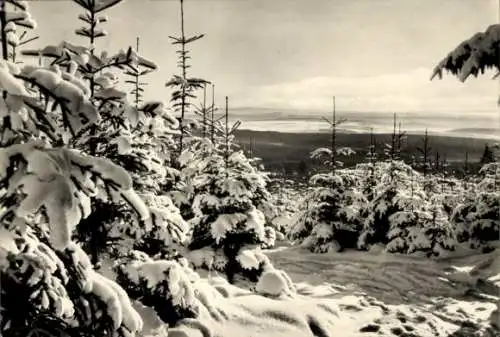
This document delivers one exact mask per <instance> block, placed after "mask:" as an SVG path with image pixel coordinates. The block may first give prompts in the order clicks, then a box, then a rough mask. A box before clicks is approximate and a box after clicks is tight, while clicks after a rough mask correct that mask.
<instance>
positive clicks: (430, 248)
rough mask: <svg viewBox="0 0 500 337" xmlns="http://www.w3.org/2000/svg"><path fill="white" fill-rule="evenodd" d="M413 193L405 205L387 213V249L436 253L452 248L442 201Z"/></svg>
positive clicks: (451, 236)
mask: <svg viewBox="0 0 500 337" xmlns="http://www.w3.org/2000/svg"><path fill="white" fill-rule="evenodd" d="M412 193H413V194H412V195H411V196H410V197H409V198H408V199H407V200H406V202H407V204H408V205H407V206H406V207H405V208H406V209H405V210H402V211H399V212H396V213H394V214H392V215H390V216H389V219H388V220H389V223H390V229H389V232H388V233H387V238H388V240H389V242H388V243H387V247H386V249H387V251H388V252H391V253H407V254H413V253H418V252H421V253H423V254H426V256H439V255H442V254H443V253H444V252H445V251H451V250H454V248H455V243H456V237H455V231H454V229H453V227H452V225H451V223H450V221H449V219H448V216H447V214H446V213H445V212H444V209H443V207H442V205H441V204H439V203H433V202H432V201H427V200H424V199H423V197H425V195H423V193H419V194H415V191H414V192H412ZM408 206H409V207H408Z"/></svg>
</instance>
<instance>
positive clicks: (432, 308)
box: [141, 247, 500, 337]
mask: <svg viewBox="0 0 500 337" xmlns="http://www.w3.org/2000/svg"><path fill="white" fill-rule="evenodd" d="M266 254H267V255H268V256H269V258H270V259H271V261H272V262H273V264H274V265H275V267H276V268H277V269H283V270H285V271H286V272H287V273H288V274H289V276H290V277H291V279H292V280H293V281H294V282H295V284H294V286H293V288H294V289H292V291H290V289H288V287H285V288H287V290H286V291H283V292H281V295H279V296H277V295H276V294H277V293H278V292H279V289H280V286H281V285H280V282H279V280H277V278H276V277H270V278H269V279H270V280H271V282H272V284H270V285H269V287H271V288H272V289H274V290H273V291H267V293H266V291H264V292H262V291H261V293H260V294H259V293H258V291H259V289H258V288H259V287H257V290H239V289H237V288H235V287H234V286H231V285H229V284H227V283H226V282H225V281H224V280H222V279H221V278H219V277H213V278H210V280H208V279H204V280H203V282H205V283H211V284H212V285H214V286H216V289H217V292H215V294H214V295H212V297H211V298H210V303H211V309H210V314H208V315H204V316H203V317H200V318H199V319H197V320H184V321H181V322H180V323H179V324H178V326H177V327H176V328H174V329H171V330H170V331H169V334H168V336H169V337H178V336H183V337H184V336H189V337H194V336H196V337H198V336H200V337H201V336H203V337H204V336H214V337H216V336H221V337H226V336H227V337H230V336H238V337H251V336H270V337H275V336H276V337H277V336H283V337H284V336H294V337H295V336H296V337H306V336H311V337H330V336H331V337H333V336H335V337H359V336H406V337H416V336H418V337H428V336H443V337H458V336H482V337H485V336H500V334H499V330H498V329H496V328H494V327H492V323H497V324H498V323H499V322H500V321H499V316H498V312H497V313H496V314H495V313H494V311H495V309H496V308H497V305H498V303H499V302H498V299H499V289H500V288H499V287H500V281H499V275H500V263H499V262H500V258H499V257H498V256H497V255H498V254H495V253H491V254H485V255H476V256H468V257H463V258H448V259H446V260H441V261H431V260H428V259H420V258H412V257H408V256H395V255H387V254H385V253H383V252H376V251H372V252H370V253H363V252H344V253H329V254H313V253H309V252H307V251H304V250H303V249H302V248H300V247H280V248H278V249H274V250H269V251H267V252H266ZM260 288H263V286H262V285H261V286H260ZM264 288H265V287H264ZM274 292H276V293H274ZM141 314H142V315H146V316H148V317H146V320H145V321H146V322H147V323H146V327H147V328H146V330H145V331H144V332H143V333H144V335H153V334H155V330H156V331H157V334H158V335H160V336H161V335H164V330H163V329H164V327H161V324H159V323H158V322H156V324H153V325H151V324H152V322H154V319H152V318H151V317H150V316H151V315H154V313H151V312H150V311H145V310H141ZM158 329H160V330H158Z"/></svg>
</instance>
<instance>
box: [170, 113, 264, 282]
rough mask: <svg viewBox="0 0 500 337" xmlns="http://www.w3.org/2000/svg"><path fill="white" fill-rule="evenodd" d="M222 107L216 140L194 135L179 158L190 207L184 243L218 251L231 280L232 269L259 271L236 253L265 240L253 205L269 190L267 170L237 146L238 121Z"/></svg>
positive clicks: (260, 219) (261, 220)
mask: <svg viewBox="0 0 500 337" xmlns="http://www.w3.org/2000/svg"><path fill="white" fill-rule="evenodd" d="M227 111H228V109H227V106H226V125H225V126H224V127H218V126H217V127H216V129H215V130H216V131H219V132H217V135H216V136H215V139H216V144H212V142H211V141H210V140H208V139H199V140H198V141H197V142H196V143H193V145H192V147H191V148H187V149H186V150H185V151H184V152H183V154H182V156H181V157H180V158H179V159H180V164H181V172H182V176H183V177H184V179H185V196H186V200H189V202H188V204H190V205H191V212H192V214H191V216H192V217H191V219H190V220H189V221H190V223H191V225H192V228H193V232H192V237H191V242H190V245H189V247H190V249H191V250H198V249H202V248H213V249H215V250H216V251H221V252H223V253H224V255H225V257H226V259H227V260H226V261H227V262H226V263H223V264H222V265H220V266H219V270H221V271H223V272H225V273H226V275H227V277H228V279H229V280H230V281H231V282H232V281H233V280H234V275H235V274H236V273H238V272H243V273H244V272H245V270H246V269H250V272H253V273H258V272H259V268H260V266H259V264H257V265H255V266H254V265H252V266H247V265H245V264H242V262H241V261H240V258H239V256H240V254H241V252H242V251H243V248H244V247H245V246H259V245H261V244H263V243H264V242H265V241H266V231H265V224H266V219H265V216H264V214H263V213H262V212H261V211H260V210H259V209H258V208H259V205H260V204H261V203H262V202H263V201H266V200H269V199H270V195H269V192H268V191H267V189H266V184H267V176H266V175H265V174H264V173H262V172H260V171H258V170H257V168H256V167H255V166H253V165H252V163H251V161H250V160H249V159H248V158H247V157H246V156H245V155H244V153H243V151H241V150H236V145H235V144H234V143H233V139H234V135H233V132H232V131H233V130H235V129H236V128H237V126H238V125H239V123H236V124H234V125H233V126H230V125H229V124H228V122H227V115H228V113H227ZM242 261H243V262H244V261H245V260H242ZM255 276H256V275H255Z"/></svg>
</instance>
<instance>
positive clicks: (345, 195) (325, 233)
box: [289, 97, 365, 253]
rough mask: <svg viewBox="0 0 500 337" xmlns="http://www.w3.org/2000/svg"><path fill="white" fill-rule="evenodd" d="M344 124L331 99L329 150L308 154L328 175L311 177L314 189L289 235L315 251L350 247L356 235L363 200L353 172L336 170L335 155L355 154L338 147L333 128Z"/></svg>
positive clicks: (337, 164)
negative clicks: (337, 114) (321, 162)
mask: <svg viewBox="0 0 500 337" xmlns="http://www.w3.org/2000/svg"><path fill="white" fill-rule="evenodd" d="M343 121H344V120H339V119H337V118H336V114H335V97H333V120H332V121H328V122H329V124H330V126H331V127H332V138H331V144H330V148H319V149H316V150H314V151H313V152H312V153H311V157H312V158H313V159H319V160H323V165H324V166H325V167H326V168H328V170H329V172H328V173H319V174H316V175H314V176H312V177H311V179H310V184H311V185H312V186H314V188H313V192H312V193H311V194H309V195H308V197H307V198H306V200H305V203H306V204H307V205H308V206H306V207H304V208H303V209H304V211H303V212H301V213H299V214H298V215H297V217H296V218H295V221H294V222H293V224H292V229H291V231H290V233H289V236H290V237H291V239H293V240H300V241H302V243H303V244H304V245H306V246H308V247H309V248H310V249H311V250H312V251H315V252H321V253H324V252H327V251H330V250H341V249H344V248H353V247H355V246H356V242H357V239H358V235H359V230H360V218H359V212H360V210H361V207H362V205H363V204H364V202H365V201H364V200H365V199H364V196H363V194H362V193H361V191H360V190H359V189H358V184H357V181H356V178H355V177H354V176H353V175H352V173H353V172H352V170H339V168H340V167H342V166H343V163H342V162H341V161H339V160H337V158H338V156H348V155H351V154H353V153H354V151H353V150H352V149H350V148H338V146H337V142H336V128H337V126H338V125H339V124H340V123H342V122H343ZM311 225H312V226H311Z"/></svg>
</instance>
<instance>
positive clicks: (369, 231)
mask: <svg viewBox="0 0 500 337" xmlns="http://www.w3.org/2000/svg"><path fill="white" fill-rule="evenodd" d="M375 176H376V177H377V186H376V188H375V193H374V197H373V199H372V200H370V201H369V203H368V204H367V205H366V209H364V210H363V213H364V214H365V216H366V218H365V219H364V224H363V229H362V233H361V235H360V238H359V241H358V247H359V248H362V249H364V248H368V246H370V245H372V244H376V243H382V244H387V243H388V240H389V238H388V236H387V235H388V232H389V230H390V220H389V218H390V216H391V215H393V214H395V213H397V212H400V211H409V210H410V209H411V206H412V203H413V202H414V201H415V196H417V195H421V192H420V191H419V190H418V188H419V186H420V185H419V184H416V183H415V181H417V179H418V178H419V174H418V173H417V172H415V171H413V169H412V168H411V167H410V166H408V165H406V164H404V163H403V162H399V161H390V162H379V163H377V165H376V166H375ZM419 199H424V196H423V195H421V198H419Z"/></svg>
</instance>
